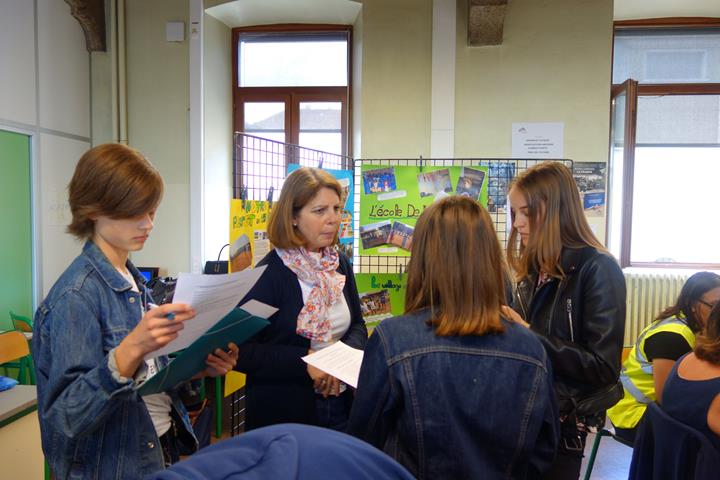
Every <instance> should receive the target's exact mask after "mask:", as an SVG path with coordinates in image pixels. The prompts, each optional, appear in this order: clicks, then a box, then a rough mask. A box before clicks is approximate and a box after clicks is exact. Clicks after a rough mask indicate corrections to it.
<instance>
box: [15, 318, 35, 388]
mask: <svg viewBox="0 0 720 480" xmlns="http://www.w3.org/2000/svg"><path fill="white" fill-rule="evenodd" d="M10 320H12V324H13V328H14V329H15V330H17V331H18V332H21V333H22V334H23V335H25V337H26V338H28V339H29V338H32V333H33V322H32V320H31V319H30V318H29V317H25V316H23V315H18V314H17V313H15V312H13V311H12V310H10ZM28 334H29V335H28ZM30 384H31V385H35V369H34V368H33V361H32V351H31V352H30Z"/></svg>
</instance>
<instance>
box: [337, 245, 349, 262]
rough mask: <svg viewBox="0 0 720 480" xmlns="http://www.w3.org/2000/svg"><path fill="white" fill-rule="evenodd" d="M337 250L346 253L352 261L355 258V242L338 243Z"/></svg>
mask: <svg viewBox="0 0 720 480" xmlns="http://www.w3.org/2000/svg"><path fill="white" fill-rule="evenodd" d="M335 247H336V248H337V251H338V252H340V253H342V254H344V255H345V256H346V257H347V258H348V259H349V260H350V261H352V258H353V244H352V243H338V244H337V245H336V246H335Z"/></svg>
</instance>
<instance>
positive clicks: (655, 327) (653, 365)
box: [608, 272, 720, 443]
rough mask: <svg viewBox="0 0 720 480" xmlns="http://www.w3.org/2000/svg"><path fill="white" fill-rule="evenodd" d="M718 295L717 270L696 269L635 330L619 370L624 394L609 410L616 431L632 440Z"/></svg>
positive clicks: (660, 399)
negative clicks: (664, 305) (666, 304)
mask: <svg viewBox="0 0 720 480" xmlns="http://www.w3.org/2000/svg"><path fill="white" fill-rule="evenodd" d="M718 300H720V276H718V275H717V274H715V273H711V272H698V273H696V274H694V275H692V276H691V277H690V278H688V279H687V281H686V282H685V285H683V287H682V290H680V295H678V298H677V301H676V302H675V304H674V305H671V306H669V307H668V308H666V309H665V310H663V311H662V312H660V314H659V315H658V316H657V318H656V319H655V321H654V322H652V323H651V324H650V325H648V326H647V327H646V328H645V329H643V331H642V332H640V336H639V337H638V340H637V343H635V346H634V347H633V348H632V350H631V351H630V354H629V355H628V358H627V359H626V360H625V362H624V363H623V367H622V372H621V373H620V380H621V381H622V383H623V388H624V390H625V396H624V397H623V398H622V399H621V400H620V401H619V402H618V403H617V404H616V405H615V406H614V407H612V408H611V409H609V410H608V417H609V418H610V420H611V421H612V423H613V425H614V426H615V434H616V436H618V437H620V438H623V439H625V440H626V441H628V442H630V443H634V442H635V434H636V432H637V428H638V426H639V425H640V423H641V422H642V419H643V417H644V415H645V410H646V409H647V405H648V404H649V403H651V402H654V401H657V402H658V403H662V392H663V386H664V385H665V380H666V379H667V376H668V374H669V373H670V370H671V369H672V367H673V364H674V363H675V361H676V360H677V359H679V358H680V357H682V356H683V355H685V354H686V353H689V352H691V351H692V349H693V347H694V346H695V335H697V334H699V333H700V332H702V331H703V329H704V328H705V324H706V323H707V319H708V315H710V311H711V310H712V308H713V306H714V305H716V304H717V303H718Z"/></svg>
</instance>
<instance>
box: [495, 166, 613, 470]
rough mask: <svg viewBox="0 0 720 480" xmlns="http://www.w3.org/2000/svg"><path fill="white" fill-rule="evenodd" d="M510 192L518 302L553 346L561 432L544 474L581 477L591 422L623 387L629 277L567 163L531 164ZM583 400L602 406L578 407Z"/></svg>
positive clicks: (510, 253)
mask: <svg viewBox="0 0 720 480" xmlns="http://www.w3.org/2000/svg"><path fill="white" fill-rule="evenodd" d="M509 199H510V208H511V216H512V222H513V224H512V229H511V232H510V237H509V239H508V247H507V251H506V255H507V260H508V263H509V264H510V267H511V268H512V270H513V271H514V273H515V275H516V280H517V286H516V287H517V288H516V292H515V295H514V305H513V308H514V309H515V310H516V311H517V312H518V313H519V314H520V316H521V317H522V318H517V316H516V320H517V321H518V322H519V323H520V324H522V325H525V326H527V327H528V328H530V329H531V330H532V331H533V332H535V334H537V336H538V338H539V339H540V340H541V341H542V343H543V345H544V346H545V349H546V350H547V352H548V356H549V357H550V362H551V364H552V368H553V373H554V384H555V391H556V393H557V398H558V402H559V409H560V421H561V433H562V439H561V441H560V446H559V449H558V456H557V459H556V461H555V463H554V464H553V466H552V468H551V469H550V470H549V471H548V472H546V474H545V477H544V478H548V479H553V480H562V479H577V478H578V476H579V475H580V465H581V462H582V456H583V450H584V448H585V439H586V436H587V427H588V426H598V425H600V424H602V422H603V421H604V411H605V410H606V409H607V408H609V407H610V406H612V405H613V404H614V403H615V402H616V401H617V399H618V397H619V396H620V394H621V389H620V387H619V386H618V385H617V382H618V376H619V373H620V357H621V352H622V345H623V335H624V327H625V279H624V277H623V274H622V271H621V269H620V266H619V265H618V263H617V261H616V260H615V258H613V257H612V256H611V255H610V254H609V253H608V252H607V251H606V250H605V248H604V247H603V246H602V244H601V243H600V242H599V241H598V240H597V238H595V235H594V234H593V233H592V230H591V229H590V226H589V225H588V223H587V220H586V218H585V214H584V212H583V208H582V204H581V203H580V195H579V193H578V190H577V186H576V185H575V181H574V180H573V177H572V174H571V173H570V170H569V169H568V168H567V167H565V166H564V165H562V164H561V163H557V162H544V163H541V164H538V165H535V166H533V167H531V168H529V169H528V170H526V171H524V172H523V173H521V174H520V175H519V176H518V177H517V178H516V179H515V180H514V181H513V182H512V183H511V188H510V193H509ZM590 399H593V401H592V404H588V401H589V400H590ZM580 405H583V406H585V405H587V406H586V407H585V409H591V410H593V409H594V410H597V411H592V412H587V411H583V412H582V413H583V415H578V411H580V408H579V406H580Z"/></svg>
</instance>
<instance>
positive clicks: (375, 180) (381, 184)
mask: <svg viewBox="0 0 720 480" xmlns="http://www.w3.org/2000/svg"><path fill="white" fill-rule="evenodd" d="M362 179H363V187H364V188H365V195H369V194H371V193H385V192H393V191H395V189H396V188H397V181H396V180H395V169H394V168H393V167H389V168H378V169H375V170H367V171H365V172H363V174H362Z"/></svg>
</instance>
